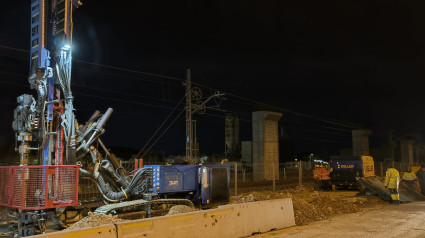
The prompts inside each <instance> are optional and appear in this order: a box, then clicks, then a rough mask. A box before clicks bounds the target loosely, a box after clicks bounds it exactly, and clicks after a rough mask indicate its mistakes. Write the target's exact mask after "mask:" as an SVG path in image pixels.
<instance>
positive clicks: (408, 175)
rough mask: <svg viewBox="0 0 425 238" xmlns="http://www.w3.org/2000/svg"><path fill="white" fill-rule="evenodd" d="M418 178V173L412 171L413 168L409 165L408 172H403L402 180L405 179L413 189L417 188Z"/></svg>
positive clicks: (407, 184)
mask: <svg viewBox="0 0 425 238" xmlns="http://www.w3.org/2000/svg"><path fill="white" fill-rule="evenodd" d="M416 180H418V178H417V177H416V174H415V173H413V172H412V168H410V166H408V167H407V169H406V172H404V173H403V177H402V178H401V181H403V182H404V183H405V184H406V186H407V187H408V188H410V189H412V190H415V182H416Z"/></svg>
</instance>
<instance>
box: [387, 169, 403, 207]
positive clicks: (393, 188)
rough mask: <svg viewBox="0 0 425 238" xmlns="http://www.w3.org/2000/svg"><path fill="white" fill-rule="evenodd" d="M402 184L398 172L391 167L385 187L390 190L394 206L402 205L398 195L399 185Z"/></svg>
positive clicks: (388, 170)
mask: <svg viewBox="0 0 425 238" xmlns="http://www.w3.org/2000/svg"><path fill="white" fill-rule="evenodd" d="M399 183H400V174H399V173H398V171H397V170H396V169H395V168H393V167H389V168H388V169H387V173H386V176H385V183H384V185H385V187H386V188H388V190H389V191H390V194H391V199H392V203H393V204H397V205H398V204H400V195H399V194H398V185H399Z"/></svg>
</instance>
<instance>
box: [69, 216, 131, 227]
mask: <svg viewBox="0 0 425 238" xmlns="http://www.w3.org/2000/svg"><path fill="white" fill-rule="evenodd" d="M122 221H124V220H123V219H120V218H118V217H117V216H113V215H111V214H109V215H103V214H95V213H91V212H89V214H88V216H86V217H84V218H83V219H81V220H79V221H78V222H77V223H75V224H73V225H72V226H70V227H68V229H70V230H73V229H80V228H86V227H96V226H101V225H106V224H113V223H116V222H122Z"/></svg>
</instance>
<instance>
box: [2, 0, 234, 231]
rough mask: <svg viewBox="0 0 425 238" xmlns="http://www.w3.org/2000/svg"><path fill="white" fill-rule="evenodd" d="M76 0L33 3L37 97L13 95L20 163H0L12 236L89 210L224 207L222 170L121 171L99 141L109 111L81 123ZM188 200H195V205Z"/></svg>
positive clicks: (128, 212) (126, 213)
mask: <svg viewBox="0 0 425 238" xmlns="http://www.w3.org/2000/svg"><path fill="white" fill-rule="evenodd" d="M81 5H82V3H81V2H80V1H77V0H31V40H30V43H31V44H30V48H31V50H30V69H29V77H28V82H29V84H30V87H31V89H34V90H35V91H36V93H37V98H34V96H33V95H31V94H24V95H21V96H19V97H18V98H17V103H18V106H17V108H16V109H15V111H14V121H13V124H12V127H13V130H14V131H15V135H16V143H15V145H16V146H15V147H16V148H15V149H16V151H17V152H18V154H19V163H20V165H19V166H0V206H5V207H8V209H9V212H8V216H10V217H12V218H13V220H16V221H17V222H16V223H13V224H12V227H13V228H14V229H15V230H16V231H17V233H18V236H30V235H34V234H40V233H43V232H44V231H45V229H46V222H47V219H49V218H52V219H53V221H54V222H55V223H56V224H58V225H59V226H60V227H62V228H66V227H68V226H70V225H71V224H73V223H75V222H77V221H78V220H80V219H81V218H83V217H84V216H85V215H87V213H88V212H89V211H94V212H97V213H101V214H117V215H120V216H122V217H124V218H125V217H133V218H134V217H136V218H144V217H150V216H151V215H152V214H155V212H156V211H158V210H164V207H168V208H169V207H171V206H173V205H176V204H182V205H187V206H191V207H193V206H194V203H195V204H199V205H208V204H211V203H214V202H221V203H222V202H227V201H228V199H229V180H230V170H229V166H228V165H153V166H145V167H143V168H138V169H136V170H134V171H126V170H125V169H124V168H123V167H122V166H121V163H120V161H119V160H118V159H117V157H116V156H115V155H114V154H113V153H111V152H110V151H109V150H108V149H107V148H106V146H105V145H104V143H103V142H102V140H101V139H100V136H101V135H102V134H104V132H105V129H104V126H105V123H106V122H107V120H108V119H109V118H110V116H111V114H112V113H113V109H112V108H109V109H108V110H107V111H106V112H105V113H103V114H102V113H101V112H99V111H95V112H94V114H93V115H92V116H91V117H90V119H89V120H88V121H87V122H85V123H82V124H79V123H78V121H77V119H76V117H75V114H74V111H75V109H74V107H73V100H74V97H73V94H72V91H71V69H72V33H73V17H72V15H73V11H75V10H77V8H78V7H80V6H81ZM193 202H194V203H193Z"/></svg>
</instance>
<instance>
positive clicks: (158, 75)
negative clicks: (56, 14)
mask: <svg viewBox="0 0 425 238" xmlns="http://www.w3.org/2000/svg"><path fill="white" fill-rule="evenodd" d="M0 47H3V48H7V49H12V50H19V51H22V52H29V51H28V50H23V49H18V48H13V47H8V46H4V45H0ZM74 60H75V59H74ZM75 61H76V62H81V63H85V64H91V65H96V66H101V67H105V68H110V69H115V70H122V71H125V72H132V73H138V74H145V75H150V76H155V77H161V78H167V79H173V80H178V81H182V82H184V80H183V79H181V78H176V77H170V76H165V75H160V74H153V73H147V72H143V71H138V70H131V69H125V68H121V67H116V66H109V65H104V64H97V63H92V62H87V61H81V60H75ZM192 84H193V85H198V86H200V87H203V88H207V89H210V90H214V91H220V90H217V89H215V88H212V87H209V86H206V85H203V84H200V83H196V82H193V83H192ZM226 95H229V96H232V97H234V98H237V99H239V100H243V101H247V102H250V103H252V104H258V105H263V106H267V107H269V108H273V109H276V110H280V111H283V112H287V113H291V114H293V115H297V116H301V117H305V118H310V119H314V120H319V121H322V122H326V123H330V124H335V125H339V126H343V127H349V128H358V127H360V125H357V124H355V123H351V122H341V121H337V120H334V121H331V120H328V119H323V118H320V117H316V116H311V115H307V114H304V113H300V112H295V111H292V110H288V109H284V108H281V107H277V106H274V105H270V104H266V103H263V102H260V101H257V100H253V99H249V98H246V97H242V96H238V95H235V94H232V93H226Z"/></svg>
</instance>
